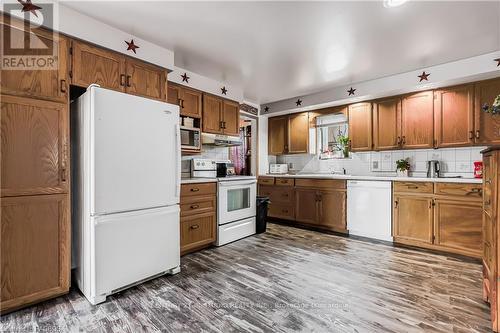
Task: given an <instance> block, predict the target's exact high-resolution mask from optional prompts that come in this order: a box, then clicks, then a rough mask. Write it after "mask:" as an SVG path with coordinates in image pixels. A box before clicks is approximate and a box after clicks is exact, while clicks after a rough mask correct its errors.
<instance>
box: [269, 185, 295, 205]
mask: <svg viewBox="0 0 500 333" xmlns="http://www.w3.org/2000/svg"><path fill="white" fill-rule="evenodd" d="M293 193H294V191H293V187H282V188H275V189H274V191H273V192H272V193H271V196H270V199H271V203H281V204H290V205H291V204H293V203H294V202H295V201H294V195H293Z"/></svg>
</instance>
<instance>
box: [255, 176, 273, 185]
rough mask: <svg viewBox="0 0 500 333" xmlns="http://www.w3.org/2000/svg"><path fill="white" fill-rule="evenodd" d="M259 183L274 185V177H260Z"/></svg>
mask: <svg viewBox="0 0 500 333" xmlns="http://www.w3.org/2000/svg"><path fill="white" fill-rule="evenodd" d="M258 183H259V184H262V185H274V177H259V180H258Z"/></svg>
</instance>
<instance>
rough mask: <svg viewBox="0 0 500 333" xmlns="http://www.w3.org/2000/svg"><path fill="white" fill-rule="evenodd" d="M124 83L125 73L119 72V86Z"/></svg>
mask: <svg viewBox="0 0 500 333" xmlns="http://www.w3.org/2000/svg"><path fill="white" fill-rule="evenodd" d="M125 84H126V77H125V74H120V86H125Z"/></svg>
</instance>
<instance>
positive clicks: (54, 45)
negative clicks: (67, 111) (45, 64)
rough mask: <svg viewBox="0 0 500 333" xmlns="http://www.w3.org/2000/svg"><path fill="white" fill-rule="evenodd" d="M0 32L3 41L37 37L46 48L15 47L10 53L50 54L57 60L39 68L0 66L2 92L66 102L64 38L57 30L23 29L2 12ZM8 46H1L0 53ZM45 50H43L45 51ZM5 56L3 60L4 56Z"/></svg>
mask: <svg viewBox="0 0 500 333" xmlns="http://www.w3.org/2000/svg"><path fill="white" fill-rule="evenodd" d="M0 23H1V27H0V29H2V30H1V32H2V33H3V37H4V40H3V41H2V43H4V45H13V44H11V40H12V43H15V42H14V41H31V40H37V41H38V42H39V43H43V44H44V45H45V46H46V47H47V49H43V51H40V49H29V48H25V49H17V52H18V53H16V54H13V55H19V54H22V55H28V56H31V55H32V56H40V54H41V53H42V54H43V55H44V56H45V55H47V56H49V59H52V60H53V58H54V57H53V56H55V57H57V60H56V61H55V62H54V64H53V69H45V68H44V69H41V70H24V69H23V70H18V69H19V68H18V69H16V70H8V69H4V70H2V74H1V80H0V90H1V93H2V94H9V95H16V96H25V97H30V98H39V99H46V100H54V101H61V102H67V98H68V91H69V82H68V56H69V46H68V40H67V39H66V38H65V37H63V36H62V35H60V34H58V33H53V32H49V31H47V30H45V29H42V28H32V30H31V32H25V31H24V26H23V25H24V23H23V22H20V21H18V20H15V19H13V18H10V17H6V16H5V15H3V16H2V17H1V18H0ZM10 51H11V50H7V49H4V50H3V52H4V54H3V55H4V56H8V55H9V54H8V53H9V52H10ZM45 53H47V54H45ZM6 59H7V58H5V59H4V60H6Z"/></svg>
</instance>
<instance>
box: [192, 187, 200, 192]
mask: <svg viewBox="0 0 500 333" xmlns="http://www.w3.org/2000/svg"><path fill="white" fill-rule="evenodd" d="M199 190H200V189H199V188H196V187H195V188H192V189H191V190H190V191H191V192H198V191H199Z"/></svg>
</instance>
